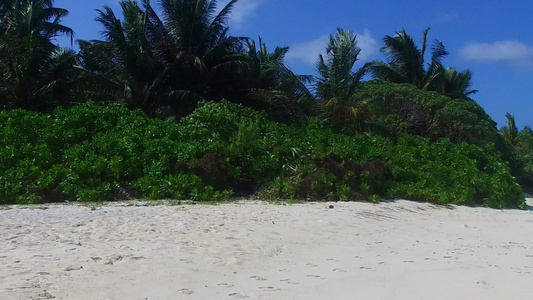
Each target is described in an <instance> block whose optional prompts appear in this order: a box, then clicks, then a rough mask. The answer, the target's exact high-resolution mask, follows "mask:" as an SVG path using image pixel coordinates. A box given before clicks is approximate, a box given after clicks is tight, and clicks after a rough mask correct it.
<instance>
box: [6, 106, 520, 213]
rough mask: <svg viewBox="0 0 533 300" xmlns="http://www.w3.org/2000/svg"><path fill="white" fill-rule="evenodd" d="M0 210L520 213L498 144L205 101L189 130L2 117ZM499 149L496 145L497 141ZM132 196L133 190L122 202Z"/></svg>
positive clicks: (118, 112)
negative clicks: (141, 201)
mask: <svg viewBox="0 0 533 300" xmlns="http://www.w3.org/2000/svg"><path fill="white" fill-rule="evenodd" d="M0 122H1V124H2V125H3V126H2V127H1V128H0V145H1V147H0V164H1V165H2V166H3V168H2V169H1V170H0V203H4V204H6V203H35V202H43V201H60V200H79V201H86V200H112V199H122V198H128V197H127V195H124V193H126V194H128V193H129V194H136V195H137V194H138V195H140V196H144V197H147V198H152V199H162V198H179V199H183V198H187V199H193V200H197V201H207V200H218V199H223V198H227V197H228V196H230V195H231V194H232V192H235V193H238V194H240V193H255V192H258V191H261V193H262V194H263V195H265V196H268V197H280V198H287V199H290V198H292V199H301V200H306V199H312V200H328V199H329V200H369V199H378V195H382V196H392V197H394V196H398V197H407V198H411V199H417V200H427V201H432V202H436V203H456V204H476V203H478V204H483V205H487V206H491V207H521V206H522V205H523V196H522V195H521V190H520V187H519V186H518V184H517V183H516V180H515V179H514V178H513V177H512V176H511V174H510V172H509V168H508V166H507V165H506V163H504V162H503V161H502V160H501V158H500V155H499V152H498V151H496V150H495V149H494V147H490V146H484V147H479V146H475V145H471V144H467V143H459V144H454V143H451V142H450V141H449V140H447V139H441V140H437V141H435V142H431V141H430V140H429V139H427V138H422V137H414V136H404V137H402V138H400V139H399V140H398V141H397V142H395V141H394V140H391V139H388V138H385V137H382V136H378V135H372V134H360V135H356V136H349V135H343V134H335V133H333V132H332V131H330V130H328V129H324V128H322V127H321V123H320V122H312V123H310V124H309V125H308V126H307V127H295V126H289V125H284V124H278V123H274V122H272V121H269V120H268V119H267V117H266V115H265V114H264V113H259V112H256V111H254V110H252V109H250V108H246V107H243V106H241V105H236V104H231V103H228V102H221V103H211V102H209V103H204V104H202V105H201V106H200V107H199V108H198V109H197V110H196V111H195V112H194V113H193V114H191V115H189V116H188V117H186V118H184V119H183V120H182V121H181V122H180V123H178V124H175V123H169V122H164V121H161V120H158V119H152V118H149V117H147V116H146V115H145V114H144V113H142V112H140V111H130V110H128V109H127V108H126V107H124V106H123V105H121V104H113V105H108V106H98V105H94V104H88V105H84V106H79V107H75V108H72V109H68V110H63V109H59V110H57V111H56V112H55V113H54V114H52V115H42V114H36V113H32V112H27V111H22V110H14V111H9V112H8V111H2V112H0ZM487 145H490V144H487ZM121 193H122V194H121Z"/></svg>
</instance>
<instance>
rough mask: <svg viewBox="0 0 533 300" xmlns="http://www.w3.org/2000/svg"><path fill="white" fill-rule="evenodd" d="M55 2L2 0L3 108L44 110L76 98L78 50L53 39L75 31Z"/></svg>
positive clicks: (0, 88)
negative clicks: (75, 51) (64, 47)
mask: <svg viewBox="0 0 533 300" xmlns="http://www.w3.org/2000/svg"><path fill="white" fill-rule="evenodd" d="M67 15H68V11H67V10H65V9H61V8H56V7H53V5H52V1H51V0H48V1H45V0H41V1H30V0H16V1H14V0H10V1H7V0H4V1H0V57H1V59H0V107H3V108H13V107H21V108H26V109H39V110H44V109H47V108H49V107H51V106H57V105H62V104H66V103H68V102H69V101H72V100H73V97H72V96H73V94H72V92H73V91H75V87H76V79H77V76H78V74H79V72H78V71H77V70H76V68H75V64H76V59H75V53H74V52H73V51H72V50H67V49H63V48H60V47H59V46H57V45H55V44H54V43H53V41H54V38H55V37H57V36H58V35H62V34H66V35H68V36H70V37H71V38H72V37H73V36H74V31H73V30H72V29H71V28H69V27H66V26H64V25H61V24H60V22H61V19H62V18H64V17H65V16H67Z"/></svg>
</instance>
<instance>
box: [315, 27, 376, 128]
mask: <svg viewBox="0 0 533 300" xmlns="http://www.w3.org/2000/svg"><path fill="white" fill-rule="evenodd" d="M360 52H361V49H360V48H359V47H358V46H357V41H356V36H355V35H354V34H353V33H352V32H350V31H347V30H344V29H341V28H339V29H337V33H336V35H335V36H334V35H330V37H329V42H328V45H327V47H326V57H324V56H322V55H320V56H319V58H318V62H317V69H318V73H319V78H318V80H317V82H316V84H315V89H316V94H317V98H318V100H320V101H321V102H320V103H321V107H322V109H323V111H324V113H325V115H326V118H328V119H329V120H330V121H331V122H332V124H333V126H334V127H335V128H336V129H337V130H341V131H342V130H348V129H349V128H352V126H351V125H358V124H359V125H360V124H361V122H362V121H363V119H364V116H365V110H364V106H362V105H361V104H362V103H361V102H358V99H356V98H355V93H356V91H357V87H358V86H359V83H360V81H361V78H362V77H363V76H364V74H365V72H366V68H367V65H365V66H363V67H362V68H360V69H359V70H357V71H355V72H353V71H352V69H353V68H354V65H355V63H356V62H357V61H358V55H359V53H360Z"/></svg>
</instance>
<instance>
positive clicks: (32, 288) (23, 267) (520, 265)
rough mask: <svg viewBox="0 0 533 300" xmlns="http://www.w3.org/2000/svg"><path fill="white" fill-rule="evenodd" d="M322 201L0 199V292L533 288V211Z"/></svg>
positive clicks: (143, 295)
mask: <svg viewBox="0 0 533 300" xmlns="http://www.w3.org/2000/svg"><path fill="white" fill-rule="evenodd" d="M530 200H531V199H530ZM328 205H329V204H324V203H320V204H301V205H289V206H283V205H272V204H266V203H257V202H254V203H234V204H224V205H219V206H200V205H199V206H156V207H121V206H120V205H117V204H115V205H111V206H104V207H100V208H97V210H95V211H91V209H90V208H88V207H80V206H75V205H56V206H49V207H48V209H45V210H43V209H20V208H14V209H8V210H2V211H0V299H2V300H4V299H9V300H11V299H52V298H54V299H90V300H94V299H97V300H98V299H134V300H137V299H234V298H249V299H329V300H334V299H395V300H397V299H409V300H411V299H424V300H426V299H446V300H448V299H531V298H532V297H533V296H531V290H532V287H533V273H532V272H533V211H518V210H506V211H502V210H490V209H485V208H467V207H453V209H448V208H444V207H437V206H433V205H430V204H423V203H414V202H408V201H396V202H391V203H382V204H379V205H374V204H369V203H334V204H333V205H334V206H335V208H334V209H328V208H326V207H327V206H328Z"/></svg>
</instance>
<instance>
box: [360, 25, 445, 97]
mask: <svg viewBox="0 0 533 300" xmlns="http://www.w3.org/2000/svg"><path fill="white" fill-rule="evenodd" d="M429 29H430V28H426V30H424V34H423V40H422V49H419V48H418V47H417V46H416V44H415V41H414V39H413V38H412V37H411V36H410V35H409V34H407V32H405V30H402V31H400V32H398V33H397V34H396V35H395V36H389V35H387V36H385V37H384V38H383V42H384V43H385V46H384V47H383V48H382V49H381V51H382V52H384V53H385V55H386V57H387V62H383V61H374V62H372V63H371V64H370V66H369V70H370V72H372V73H373V75H374V77H375V78H378V79H381V80H385V81H389V82H394V83H410V84H412V85H414V86H416V87H418V88H421V89H426V90H427V89H429V88H430V87H431V85H432V84H433V82H434V81H435V79H436V78H437V77H438V76H439V71H440V70H441V69H442V59H443V58H444V57H446V56H447V55H448V51H446V48H445V47H444V44H442V42H440V41H435V42H434V43H433V47H432V49H431V62H430V63H429V66H428V68H427V69H426V68H425V66H424V56H425V53H426V49H427V35H428V32H429Z"/></svg>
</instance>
